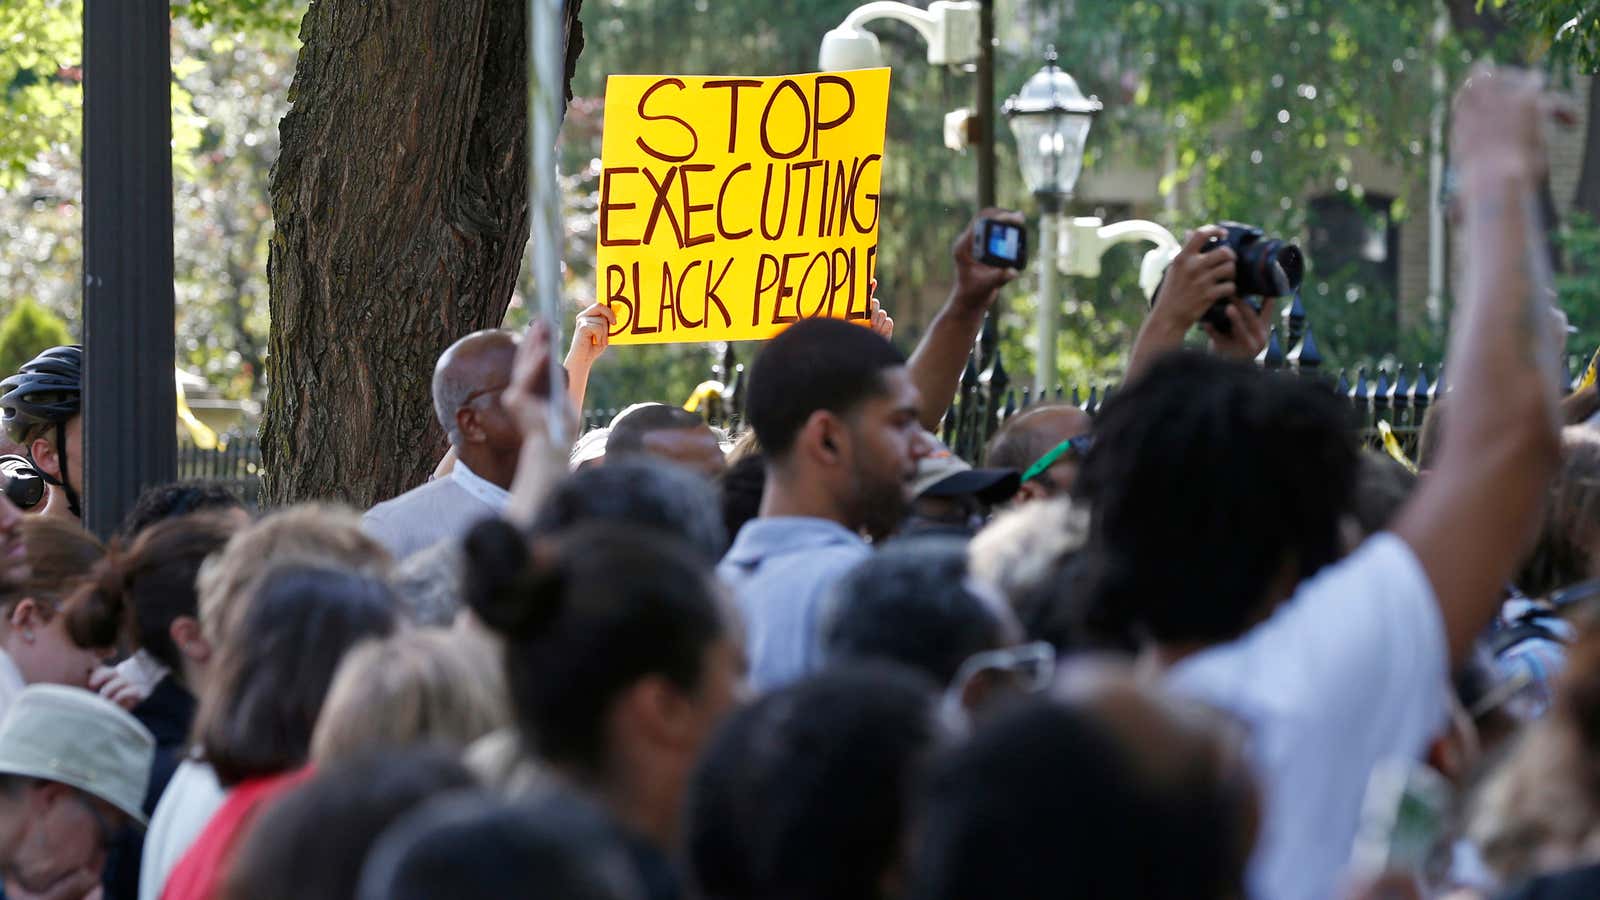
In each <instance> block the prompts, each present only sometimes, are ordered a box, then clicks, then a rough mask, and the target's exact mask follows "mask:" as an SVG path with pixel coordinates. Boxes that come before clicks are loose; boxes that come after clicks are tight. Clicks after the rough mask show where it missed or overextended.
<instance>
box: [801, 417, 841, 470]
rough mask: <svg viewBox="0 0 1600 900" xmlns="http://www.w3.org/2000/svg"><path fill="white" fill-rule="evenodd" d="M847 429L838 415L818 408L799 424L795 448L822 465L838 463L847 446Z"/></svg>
mask: <svg viewBox="0 0 1600 900" xmlns="http://www.w3.org/2000/svg"><path fill="white" fill-rule="evenodd" d="M847 431H848V429H846V428H845V427H844V423H843V422H841V421H840V420H839V417H838V416H836V415H834V414H833V413H831V412H828V411H827V410H823V409H819V410H817V411H816V412H813V413H812V414H811V416H810V418H808V419H806V423H805V425H803V426H801V428H800V434H799V436H797V437H796V438H795V449H796V450H797V451H799V452H801V453H804V454H806V455H807V456H809V457H810V458H811V459H813V460H815V461H816V462H818V463H820V464H822V465H825V466H833V465H838V463H839V461H840V460H841V459H842V458H843V456H844V453H845V451H846V449H847V448H848V442H849V435H848V434H847Z"/></svg>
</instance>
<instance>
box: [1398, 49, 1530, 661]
mask: <svg viewBox="0 0 1600 900" xmlns="http://www.w3.org/2000/svg"><path fill="white" fill-rule="evenodd" d="M1540 109H1541V107H1540V83H1539V81H1538V79H1536V78H1535V77H1533V76H1531V75H1528V74H1525V73H1522V72H1518V71H1511V70H1505V69H1493V70H1490V69H1483V68H1480V69H1478V70H1476V71H1475V72H1474V73H1473V75H1472V77H1471V78H1470V79H1469V80H1468V81H1467V84H1466V85H1465V86H1464V87H1463V88H1462V89H1461V92H1460V93H1459V95H1458V96H1457V99H1456V110H1455V123H1454V133H1453V135H1452V141H1451V144H1452V147H1451V157H1452V161H1453V163H1454V165H1455V167H1456V169H1457V171H1458V172H1459V173H1460V175H1461V178H1462V191H1461V209H1462V212H1463V213H1464V216H1465V220H1464V225H1465V229H1466V240H1465V241H1464V242H1463V244H1462V245H1463V246H1465V247H1470V248H1471V250H1470V251H1469V252H1468V253H1467V254H1465V255H1466V272H1465V290H1464V293H1463V297H1462V302H1461V305H1460V307H1459V309H1458V310H1457V313H1456V321H1455V327H1454V334H1453V335H1452V339H1451V344H1450V380H1451V382H1452V383H1453V386H1454V387H1455V388H1456V390H1455V392H1454V395H1453V397H1452V399H1451V406H1450V415H1449V416H1448V417H1447V418H1446V419H1445V422H1444V433H1443V442H1442V446H1441V449H1440V454H1439V462H1438V465H1437V466H1435V468H1434V469H1433V472H1432V474H1431V475H1430V476H1429V478H1428V479H1427V480H1426V481H1424V482H1423V484H1422V486H1421V487H1420V488H1419V489H1418V491H1417V495H1416V497H1415V498H1414V499H1413V500H1412V501H1411V503H1410V504H1409V505H1407V507H1406V508H1405V509H1404V510H1403V511H1402V512H1401V515H1400V517H1399V520H1398V522H1397V524H1396V527H1395V531H1396V532H1397V533H1398V534H1399V535H1400V537H1401V538H1402V539H1404V540H1405V542H1406V543H1407V544H1409V545H1410V546H1411V548H1412V550H1413V551H1415V553H1416V554H1417V557H1418V559H1419V560H1421V562H1422V566H1423V569H1424V570H1426V572H1427V575H1428V580H1429V581H1430V582H1431V583H1432V585H1433V589H1434V593H1435V594H1436V595H1437V597H1438V601H1439V607H1440V611H1441V613H1442V614H1443V618H1444V623H1445V630H1446V633H1447V635H1448V637H1449V642H1450V650H1451V657H1452V659H1456V660H1460V659H1462V658H1463V657H1464V656H1465V655H1466V654H1467V653H1468V652H1470V649H1471V647H1472V642H1473V640H1474V638H1475V637H1476V636H1477V635H1478V633H1479V632H1480V631H1482V629H1483V628H1484V626H1485V625H1486V624H1487V623H1488V622H1489V620H1490V619H1491V618H1492V617H1493V616H1494V614H1495V612H1496V611H1497V610H1498V609H1499V606H1500V601H1501V596H1502V591H1503V589H1504V585H1505V583H1506V579H1508V578H1509V577H1510V576H1511V574H1512V572H1513V571H1514V570H1515V568H1516V566H1517V564H1518V562H1519V561H1520V560H1521V557H1522V556H1523V554H1524V553H1525V552H1526V550H1527V548H1528V545H1529V544H1530V542H1531V540H1532V537H1533V533H1534V530H1535V529H1536V528H1537V527H1538V520H1539V516H1540V512H1541V509H1542V498H1543V495H1544V490H1545V487H1546V485H1547V484H1548V483H1549V480H1550V478H1551V476H1552V474H1553V473H1554V472H1555V468H1556V466H1557V464H1558V463H1559V458H1560V432H1559V422H1560V418H1559V405H1558V404H1559V397H1560V394H1559V389H1558V387H1557V381H1558V380H1559V379H1558V376H1557V374H1556V373H1557V370H1558V362H1557V356H1558V354H1559V352H1560V351H1559V336H1558V335H1557V334H1556V331H1557V329H1556V327H1555V322H1556V317H1555V316H1554V315H1553V313H1552V310H1551V307H1550V302H1549V299H1548V298H1550V297H1551V296H1552V292H1551V281H1550V273H1549V265H1550V263H1549V255H1548V253H1547V250H1546V247H1545V241H1544V234H1543V231H1542V230H1541V229H1540V227H1539V224H1538V222H1539V219H1538V216H1537V213H1536V209H1537V207H1536V204H1535V197H1536V191H1537V188H1538V179H1539V178H1540V176H1541V175H1542V173H1543V171H1544V166H1545V156H1544V147H1543V142H1542V139H1541V137H1540V118H1541V114H1540Z"/></svg>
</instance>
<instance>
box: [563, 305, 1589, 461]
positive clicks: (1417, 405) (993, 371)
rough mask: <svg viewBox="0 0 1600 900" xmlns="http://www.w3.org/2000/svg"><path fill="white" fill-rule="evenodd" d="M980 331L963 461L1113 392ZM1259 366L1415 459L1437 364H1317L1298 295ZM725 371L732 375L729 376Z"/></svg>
mask: <svg viewBox="0 0 1600 900" xmlns="http://www.w3.org/2000/svg"><path fill="white" fill-rule="evenodd" d="M985 331H986V334H985V336H984V338H983V339H982V340H980V346H979V347H978V349H977V350H975V351H974V352H973V354H972V355H971V356H969V357H968V359H967V367H966V370H965V371H964V372H963V374H962V376H961V383H960V387H959V389H958V390H957V392H956V396H955V399H954V402H952V404H951V406H950V409H949V411H948V412H947V413H946V414H945V417H944V421H943V423H942V424H941V426H940V437H941V438H942V439H943V440H944V442H945V444H946V445H947V446H948V447H949V448H950V449H951V451H952V452H954V453H955V454H957V455H958V456H960V457H962V458H963V459H967V460H970V461H973V462H978V461H980V460H981V457H982V456H983V452H984V448H985V447H986V446H987V445H988V443H989V439H990V438H991V437H993V436H994V433H995V431H996V430H998V429H999V427H1000V426H1001V425H1002V424H1004V423H1005V421H1006V420H1007V419H1009V418H1010V417H1012V416H1014V415H1016V414H1018V413H1020V412H1022V411H1024V410H1026V409H1028V408H1030V407H1033V406H1037V405H1040V404H1042V403H1071V404H1072V405H1074V406H1076V407H1078V408H1079V409H1082V410H1083V411H1084V412H1086V413H1088V414H1090V415H1091V416H1092V415H1094V414H1096V413H1098V412H1099V410H1100V407H1101V406H1103V405H1104V404H1105V403H1106V401H1108V400H1110V399H1111V397H1112V396H1113V395H1114V394H1115V393H1116V389H1117V385H1116V383H1115V382H1113V381H1105V382H1101V383H1098V384H1074V385H1068V384H1058V385H1056V387H1055V389H1054V390H1051V391H1047V392H1046V393H1045V394H1044V395H1043V396H1037V395H1035V394H1034V393H1033V391H1032V389H1031V388H1030V387H1020V388H1019V387H1015V386H1013V385H1012V383H1011V376H1010V373H1009V372H1008V371H1007V370H1006V365H1005V362H1004V360H1003V359H1002V354H1001V351H1000V348H999V346H998V341H995V340H993V339H992V337H991V334H992V331H991V330H990V329H989V328H988V327H986V329H985ZM1286 347H1287V348H1288V349H1287V350H1285V348H1286ZM713 356H714V359H715V360H716V361H715V362H714V363H713V365H712V368H711V372H712V379H713V380H715V381H718V382H719V383H722V384H723V385H724V389H723V390H722V391H721V392H720V393H719V394H718V396H717V397H716V398H715V400H714V402H713V403H712V404H711V405H709V406H707V407H705V408H703V409H702V413H703V414H704V415H705V418H706V420H707V421H708V422H710V423H711V424H712V425H714V426H717V427H721V428H724V429H726V430H727V431H729V432H730V433H735V434H736V433H737V432H739V431H740V430H742V428H743V421H744V402H745V390H744V387H745V367H744V365H743V364H742V363H740V362H739V361H738V360H737V359H736V358H735V355H734V351H733V348H732V347H731V346H726V345H723V346H722V347H720V348H718V350H717V351H716V352H715V353H714V354H713ZM1582 362H1583V361H1582V360H1580V359H1576V358H1569V359H1568V360H1567V361H1566V363H1567V371H1568V379H1567V381H1568V384H1569V386H1571V385H1572V384H1573V380H1572V378H1571V373H1572V372H1573V371H1576V370H1577V366H1579V365H1581V363H1582ZM1261 364H1262V365H1263V366H1264V367H1265V368H1268V369H1275V370H1287V371H1291V372H1294V373H1297V374H1300V375H1304V376H1306V377H1319V378H1331V379H1333V381H1334V384H1335V387H1336V389H1337V391H1338V392H1339V393H1340V394H1342V395H1343V396H1345V397H1346V398H1348V400H1349V403H1350V411H1351V424H1352V427H1353V428H1355V429H1356V431H1357V433H1358V434H1359V435H1360V436H1361V440H1362V442H1363V443H1364V444H1365V445H1367V446H1369V447H1374V448H1377V447H1380V446H1381V445H1382V430H1381V426H1380V423H1387V425H1388V427H1389V430H1390V431H1391V432H1392V433H1393V434H1394V436H1395V438H1396V440H1398V441H1399V443H1400V447H1401V449H1402V451H1403V452H1404V453H1405V454H1406V455H1407V456H1408V457H1410V458H1411V459H1413V460H1415V459H1416V457H1417V443H1418V439H1419V437H1420V434H1421V431H1422V421H1423V418H1424V416H1425V415H1426V414H1427V411H1428V408H1429V407H1430V406H1431V405H1433V403H1435V402H1436V401H1437V399H1438V393H1439V390H1440V385H1441V384H1442V383H1443V380H1444V371H1443V368H1442V367H1441V366H1435V365H1426V364H1401V363H1382V364H1378V365H1374V366H1370V367H1369V366H1360V367H1357V368H1356V369H1355V370H1354V371H1349V370H1342V369H1341V370H1339V371H1337V372H1330V371H1327V370H1325V369H1323V358H1322V352H1321V350H1320V349H1319V348H1318V346H1317V340H1316V336H1315V334H1314V333H1313V329H1312V327H1311V325H1310V323H1308V322H1307V321H1306V315H1305V307H1304V305H1303V304H1302V303H1301V302H1300V300H1299V298H1298V297H1297V298H1295V300H1294V302H1293V303H1292V304H1291V305H1290V306H1289V308H1288V309H1287V310H1285V311H1284V314H1283V323H1282V325H1281V326H1274V327H1273V329H1272V332H1271V335H1270V338H1269V341H1268V345H1267V349H1266V352H1265V353H1264V354H1263V356H1262V359H1261ZM728 373H732V375H731V378H730V376H729V374H728ZM617 413H618V410H615V409H606V410H594V411H591V412H590V413H589V414H588V415H587V416H586V417H585V421H586V427H599V426H603V425H606V424H609V423H610V422H611V420H612V418H613V417H615V416H616V414H617Z"/></svg>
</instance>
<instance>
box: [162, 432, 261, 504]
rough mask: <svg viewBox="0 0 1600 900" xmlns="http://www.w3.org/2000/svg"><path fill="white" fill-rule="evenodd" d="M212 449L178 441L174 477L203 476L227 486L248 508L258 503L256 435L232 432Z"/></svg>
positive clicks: (259, 497) (259, 491) (193, 477)
mask: <svg viewBox="0 0 1600 900" xmlns="http://www.w3.org/2000/svg"><path fill="white" fill-rule="evenodd" d="M226 441H227V442H226V443H225V444H223V445H222V446H219V447H218V448H217V449H215V450H202V449H200V448H199V447H196V446H195V445H194V444H192V443H190V442H188V441H180V442H179V443H178V478H180V479H182V480H190V479H197V478H203V479H207V480H213V481H220V482H222V483H223V484H225V485H227V486H228V487H229V488H230V489H232V490H233V491H234V492H235V493H237V494H238V495H239V496H241V497H243V498H244V502H245V504H246V505H248V506H249V507H250V508H251V509H257V508H259V507H260V505H261V444H260V443H259V442H258V441H257V440H256V438H255V437H254V436H253V435H251V436H244V435H235V436H233V437H229V438H227V439H226Z"/></svg>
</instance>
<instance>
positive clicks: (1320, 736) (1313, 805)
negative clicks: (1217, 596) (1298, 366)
mask: <svg viewBox="0 0 1600 900" xmlns="http://www.w3.org/2000/svg"><path fill="white" fill-rule="evenodd" d="M1449 665H1450V661H1449V649H1448V646H1447V641H1446V638H1445V633H1444V621H1443V619H1442V617H1441V616H1440V613H1439V607H1438V602H1437V600H1436V599H1435V597H1434V593H1433V587H1432V585H1431V584H1429V582H1428V579H1427V575H1426V573H1425V572H1424V571H1423V569H1422V564H1421V563H1420V562H1418V560H1417V557H1416V554H1415V553H1413V552H1412V551H1411V548H1410V547H1409V546H1408V545H1407V544H1406V543H1405V542H1404V541H1401V540H1400V539H1399V538H1397V537H1395V536H1394V535H1392V534H1380V535H1377V536H1375V537H1373V538H1372V539H1370V540H1368V541H1367V542H1366V543H1365V544H1363V545H1362V546H1361V547H1360V548H1359V549H1358V550H1357V551H1356V552H1355V553H1354V554H1353V555H1351V556H1350V557H1349V558H1347V559H1345V560H1344V561H1342V562H1340V563H1339V564H1337V565H1335V566H1331V567H1329V568H1328V569H1326V570H1324V571H1323V572H1322V573H1321V574H1319V575H1318V576H1317V577H1316V578H1314V579H1312V580H1310V581H1308V582H1306V583H1305V584H1303V585H1301V587H1300V590H1299V591H1297V592H1296V593H1295V596H1294V598H1293V599H1292V600H1290V601H1289V602H1288V603H1286V604H1284V606H1283V607H1282V608H1281V609H1279V610H1278V611H1277V613H1275V614H1274V615H1273V616H1272V618H1270V619H1268V620H1267V621H1266V622H1264V623H1262V624H1261V625H1259V626H1257V627H1256V628H1254V629H1252V630H1251V631H1250V632H1249V633H1248V634H1246V635H1244V636H1243V637H1241V638H1239V639H1238V640H1236V641H1234V642H1232V643H1229V644H1223V645H1220V646H1217V647H1212V648H1210V649H1208V650H1205V651H1202V652H1200V653H1197V654H1195V655H1193V656H1191V657H1188V658H1187V659H1184V660H1181V661H1180V662H1179V663H1178V664H1177V665H1175V666H1173V667H1172V669H1171V670H1170V671H1169V672H1168V673H1167V676H1166V681H1167V686H1168V687H1169V688H1170V689H1171V690H1173V691H1174V692H1175V693H1177V694H1180V695H1183V696H1188V697H1193V698H1196V699H1199V700H1203V701H1205V702H1207V703H1209V704H1211V705H1213V706H1216V707H1219V708H1221V709H1224V710H1226V711H1228V712H1229V713H1232V714H1233V715H1234V716H1236V717H1237V718H1239V719H1240V720H1241V721H1242V722H1243V723H1244V725H1245V726H1246V727H1248V728H1249V729H1250V753H1251V757H1252V761H1253V762H1254V764H1255V769H1256V775H1257V778H1258V779H1259V780H1260V782H1261V789H1262V792H1263V797H1262V801H1263V813H1264V818H1263V822H1262V830H1261V839H1260V841H1259V843H1258V844H1257V845H1256V852H1255V856H1254V857H1253V858H1252V860H1251V865H1250V893H1251V895H1252V896H1253V897H1256V898H1258V900H1302V898H1303V900H1312V898H1317V900H1322V898H1328V897H1332V896H1334V895H1335V894H1336V893H1337V891H1338V890H1339V889H1340V888H1341V884H1342V882H1341V879H1342V877H1343V873H1344V870H1345V867H1346V865H1347V864H1348V863H1349V860H1350V851H1351V844H1352V843H1353V842H1354V840H1355V835H1356V829H1357V826H1358V824H1359V819H1360V815H1361V803H1362V799H1363V797H1364V795H1365V793H1366V789H1367V782H1368V780H1369V778H1370V777H1371V774H1372V770H1373V769H1374V768H1375V767H1376V766H1377V765H1378V764H1379V763H1381V762H1384V761H1386V760H1395V759H1400V760H1416V759H1420V758H1421V757H1422V756H1423V754H1424V753H1425V751H1426V749H1427V746H1428V744H1429V742H1430V741H1431V740H1432V739H1433V737H1434V736H1435V735H1436V734H1437V733H1438V732H1439V731H1440V729H1441V728H1442V727H1443V726H1444V723H1445V713H1446V703H1447V695H1446V691H1448V690H1449V681H1448V675H1449Z"/></svg>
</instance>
